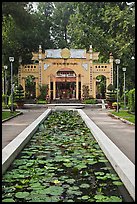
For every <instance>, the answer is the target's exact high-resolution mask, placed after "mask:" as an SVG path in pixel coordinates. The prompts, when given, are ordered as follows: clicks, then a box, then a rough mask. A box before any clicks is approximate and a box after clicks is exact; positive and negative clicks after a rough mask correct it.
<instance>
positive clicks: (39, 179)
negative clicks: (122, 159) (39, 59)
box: [2, 110, 133, 202]
mask: <svg viewBox="0 0 137 204" xmlns="http://www.w3.org/2000/svg"><path fill="white" fill-rule="evenodd" d="M2 199H3V200H2V202H133V200H132V198H131V197H130V196H129V194H128V192H127V190H126V189H125V187H124V185H123V183H122V182H121V180H120V178H119V177H118V175H117V174H116V172H115V171H114V169H113V168H112V166H111V164H110V163H109V161H108V160H107V158H106V157H105V155H104V153H103V151H102V150H101V148H100V147H99V145H98V143H97V142H96V140H95V139H94V137H93V136H92V134H91V132H90V130H89V128H88V127H87V126H86V124H85V122H84V121H83V120H82V118H81V117H80V115H79V114H78V112H77V111H72V110H67V111H53V112H52V113H51V114H50V115H49V116H48V118H47V119H46V120H45V121H44V122H43V123H42V124H40V125H39V128H38V131H37V132H36V133H35V134H34V135H33V137H32V138H31V140H30V142H29V143H28V144H27V145H26V146H25V148H24V149H23V150H22V151H21V153H20V154H19V155H18V157H17V158H16V159H15V160H14V162H13V163H12V164H11V166H10V167H9V169H8V170H7V172H6V173H5V174H4V175H3V178H2Z"/></svg>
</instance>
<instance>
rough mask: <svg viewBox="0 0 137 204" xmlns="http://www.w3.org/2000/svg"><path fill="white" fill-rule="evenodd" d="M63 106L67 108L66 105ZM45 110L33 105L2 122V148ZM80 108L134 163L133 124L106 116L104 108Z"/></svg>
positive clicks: (106, 112)
mask: <svg viewBox="0 0 137 204" xmlns="http://www.w3.org/2000/svg"><path fill="white" fill-rule="evenodd" d="M62 105H63V104H62ZM58 107H59V106H58ZM64 107H65V108H67V106H64ZM49 108H50V107H49ZM59 108H61V107H59ZM69 108H70V106H69ZM72 108H76V107H72ZM56 109H57V106H56ZM45 110H46V107H45V108H44V107H42V108H37V107H35V108H31V109H27V110H23V114H22V115H19V116H17V117H15V118H13V119H11V120H9V121H7V122H4V123H2V148H4V147H5V146H6V145H7V144H8V143H9V142H10V141H12V140H13V139H14V138H15V137H16V136H17V135H18V134H19V133H20V132H21V131H23V130H24V129H25V128H26V127H27V126H28V125H30V124H31V123H32V122H33V121H34V120H35V119H36V118H37V117H39V116H40V115H41V114H42V113H43V112H44V111H45ZM82 110H83V111H84V112H85V113H86V114H87V115H88V116H89V117H90V118H91V119H92V120H93V121H94V122H95V124H96V125H97V126H98V127H99V128H100V129H101V130H102V131H103V132H104V133H105V134H106V135H107V136H108V137H109V139H111V140H112V142H114V143H115V144H116V145H117V146H118V148H119V149H120V150H121V151H122V152H123V153H124V154H125V155H126V156H127V157H128V158H129V159H130V160H131V161H132V162H133V163H135V126H133V125H129V124H126V123H124V122H122V121H121V120H119V119H115V118H112V117H110V116H108V110H106V109H104V108H90V107H88V108H86V107H85V108H83V109H82Z"/></svg>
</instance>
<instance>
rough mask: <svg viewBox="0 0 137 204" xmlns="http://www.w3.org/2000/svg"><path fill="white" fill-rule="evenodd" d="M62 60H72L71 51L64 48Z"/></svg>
mask: <svg viewBox="0 0 137 204" xmlns="http://www.w3.org/2000/svg"><path fill="white" fill-rule="evenodd" d="M61 56H62V58H65V59H68V58H70V50H69V49H68V48H64V49H62V50H61Z"/></svg>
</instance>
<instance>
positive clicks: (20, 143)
mask: <svg viewBox="0 0 137 204" xmlns="http://www.w3.org/2000/svg"><path fill="white" fill-rule="evenodd" d="M50 113H51V109H47V110H46V111H45V112H44V113H42V114H41V115H40V116H39V117H38V118H37V119H36V120H35V121H34V122H33V123H31V124H30V125H29V126H28V127H27V128H26V129H24V130H23V131H22V132H21V133H20V134H19V135H18V136H17V137H16V138H15V139H14V140H12V141H11V142H10V143H9V144H8V145H7V146H6V147H4V148H3V150H2V174H3V173H4V172H5V171H6V170H7V168H8V167H9V166H10V164H11V163H12V162H13V160H14V159H15V157H16V156H17V155H18V154H19V152H20V151H21V150H22V149H23V147H24V146H25V145H26V144H27V143H28V141H29V140H30V138H31V137H32V135H33V134H34V133H35V132H36V131H37V129H38V127H39V124H40V123H42V122H43V121H44V120H45V118H47V116H48V115H49V114H50Z"/></svg>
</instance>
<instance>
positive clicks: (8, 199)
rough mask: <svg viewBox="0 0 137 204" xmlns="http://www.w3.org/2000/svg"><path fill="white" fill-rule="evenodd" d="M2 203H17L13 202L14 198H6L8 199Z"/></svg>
mask: <svg viewBox="0 0 137 204" xmlns="http://www.w3.org/2000/svg"><path fill="white" fill-rule="evenodd" d="M2 202H10V203H12V202H15V200H13V199H12V198H6V199H3V200H2Z"/></svg>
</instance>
